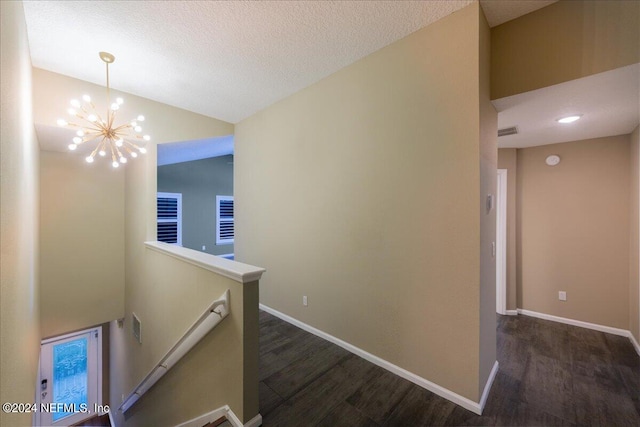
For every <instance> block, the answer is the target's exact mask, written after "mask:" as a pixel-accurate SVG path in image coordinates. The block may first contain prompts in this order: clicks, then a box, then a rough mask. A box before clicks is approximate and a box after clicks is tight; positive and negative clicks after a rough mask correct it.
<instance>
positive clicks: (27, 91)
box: [0, 1, 40, 427]
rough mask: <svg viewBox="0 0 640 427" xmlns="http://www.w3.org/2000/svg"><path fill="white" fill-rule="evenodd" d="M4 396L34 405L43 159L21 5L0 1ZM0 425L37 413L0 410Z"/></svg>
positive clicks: (0, 367) (26, 420)
mask: <svg viewBox="0 0 640 427" xmlns="http://www.w3.org/2000/svg"><path fill="white" fill-rule="evenodd" d="M0 52H1V55H0V328H1V332H0V372H1V375H0V401H2V403H5V402H16V403H21V402H22V403H29V402H33V401H34V399H35V394H36V377H37V373H38V357H39V355H40V314H39V312H40V305H39V300H40V298H39V271H38V192H39V190H38V156H39V146H38V141H37V138H36V134H35V131H34V128H33V106H32V99H33V98H32V92H31V81H32V76H31V58H30V55H29V46H28V40H27V30H26V24H25V19H24V10H23V7H22V2H19V1H15V2H7V1H3V2H0ZM0 425H3V426H7V427H13V426H25V425H31V414H28V413H25V414H13V413H11V414H7V413H5V412H4V411H2V412H0Z"/></svg>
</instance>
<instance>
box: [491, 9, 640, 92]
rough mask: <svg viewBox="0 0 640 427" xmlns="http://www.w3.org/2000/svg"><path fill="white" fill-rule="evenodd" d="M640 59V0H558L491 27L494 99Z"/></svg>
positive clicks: (639, 60) (617, 66)
mask: <svg viewBox="0 0 640 427" xmlns="http://www.w3.org/2000/svg"><path fill="white" fill-rule="evenodd" d="M638 62H640V2H638V1H618V0H612V1H602V0H600V1H596V0H572V1H558V2H556V3H553V4H551V5H549V6H546V7H543V8H541V9H538V10H536V11H534V12H531V13H528V14H526V15H523V16H521V17H519V18H516V19H513V20H511V21H508V22H505V23H504V24H501V25H498V26H496V27H493V28H492V29H491V99H498V98H503V97H505V96H510V95H515V94H518V93H522V92H527V91H530V90H534V89H540V88H543V87H547V86H552V85H554V84H558V83H562V82H566V81H569V80H574V79H578V78H580V77H586V76H589V75H592V74H597V73H601V72H603V71H609V70H613V69H616V68H620V67H624V66H626V65H631V64H636V63H638Z"/></svg>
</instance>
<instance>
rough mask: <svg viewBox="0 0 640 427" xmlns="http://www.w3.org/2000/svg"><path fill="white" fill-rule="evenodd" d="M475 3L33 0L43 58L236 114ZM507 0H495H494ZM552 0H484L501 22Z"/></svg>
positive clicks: (28, 11)
mask: <svg viewBox="0 0 640 427" xmlns="http://www.w3.org/2000/svg"><path fill="white" fill-rule="evenodd" d="M469 3H471V0H464V1H453V0H445V1H433V0H431V1H26V2H24V9H25V15H26V21H27V31H28V36H29V46H30V50H31V59H32V63H33V66H34V67H38V68H43V69H45V70H49V71H53V72H56V73H60V74H64V75H67V76H71V77H74V78H77V79H80V80H85V81H89V82H92V83H96V84H100V85H104V84H105V75H104V64H103V63H102V62H101V61H100V59H99V58H98V52H99V51H107V52H111V53H113V54H114V55H115V56H116V61H115V63H114V64H113V65H112V66H111V67H110V71H111V73H110V74H111V86H112V87H113V88H114V89H118V90H121V91H124V92H128V93H132V94H135V95H138V96H142V97H145V98H149V99H152V100H155V101H159V102H162V103H165V104H168V105H173V106H176V107H180V108H183V109H186V110H189V111H193V112H197V113H200V114H204V115H206V116H210V117H215V118H218V119H222V120H225V121H228V122H232V123H236V122H238V121H240V120H242V119H243V118H246V117H248V116H250V115H252V114H253V113H255V112H257V111H259V110H261V109H263V108H265V107H267V106H269V105H271V104H273V103H274V102H276V101H278V100H280V99H282V98H285V97H286V96H288V95H291V94H293V93H295V92H297V91H299V90H300V89H302V88H304V87H306V86H309V85H310V84H312V83H314V82H316V81H318V80H320V79H322V78H323V77H326V76H328V75H330V74H332V73H334V72H335V71H337V70H339V69H341V68H343V67H345V66H347V65H349V64H351V63H353V62H354V61H356V60H358V59H359V58H362V57H364V56H366V55H368V54H369V53H372V52H374V51H376V50H378V49H380V48H382V47H384V46H386V45H388V44H390V43H392V42H394V41H396V40H398V39H400V38H402V37H405V36H406V35H408V34H410V33H412V32H414V31H416V30H418V29H420V28H422V27H424V26H426V25H429V24H430V23H432V22H435V21H437V20H438V19H441V18H443V17H445V16H447V15H449V14H451V13H453V12H455V11H456V10H458V9H461V8H462V7H465V6H467V5H468V4H469ZM494 3H495V4H494ZM546 3H548V2H545V1H533V2H532V1H507V2H505V1H501V0H488V1H483V2H482V5H483V8H484V9H485V10H487V16H488V20H489V22H490V24H493V25H495V23H497V22H501V21H503V20H505V19H513V18H515V17H517V16H520V15H522V14H524V13H527V12H530V11H531V10H534V9H536V8H539V7H541V6H543V5H544V4H546Z"/></svg>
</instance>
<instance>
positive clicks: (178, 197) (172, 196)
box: [156, 191, 182, 246]
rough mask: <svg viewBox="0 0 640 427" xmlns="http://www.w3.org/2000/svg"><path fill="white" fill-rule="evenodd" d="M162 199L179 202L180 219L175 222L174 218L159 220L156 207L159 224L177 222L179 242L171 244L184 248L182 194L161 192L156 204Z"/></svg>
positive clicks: (158, 194)
mask: <svg viewBox="0 0 640 427" xmlns="http://www.w3.org/2000/svg"><path fill="white" fill-rule="evenodd" d="M160 197H162V198H166V199H176V200H177V202H178V217H177V218H176V219H175V220H174V219H173V218H158V207H157V205H156V221H157V223H158V224H160V223H166V222H177V230H178V231H177V234H178V236H177V239H176V240H177V242H176V243H171V244H174V245H178V246H182V193H164V192H160V191H159V192H158V193H157V196H156V203H157V200H158V198H160ZM157 238H158V231H157V229H156V239H157Z"/></svg>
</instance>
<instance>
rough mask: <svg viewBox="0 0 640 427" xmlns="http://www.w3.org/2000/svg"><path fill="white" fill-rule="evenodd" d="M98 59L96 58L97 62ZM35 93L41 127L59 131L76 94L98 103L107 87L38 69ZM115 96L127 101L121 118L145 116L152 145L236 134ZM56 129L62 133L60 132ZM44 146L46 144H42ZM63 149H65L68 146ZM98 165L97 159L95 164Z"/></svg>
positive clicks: (221, 125) (215, 123) (199, 118)
mask: <svg viewBox="0 0 640 427" xmlns="http://www.w3.org/2000/svg"><path fill="white" fill-rule="evenodd" d="M98 60H99V59H98V58H97V57H96V61H98ZM113 73H116V71H114V70H112V71H111V76H112V79H113V76H114V74H113ZM33 92H34V97H35V99H36V100H37V101H38V102H36V103H35V104H34V120H35V123H36V124H37V125H40V126H53V127H56V128H57V125H56V121H57V119H59V118H61V117H67V114H66V111H67V109H68V108H69V99H71V97H73V96H74V94H75V96H76V97H80V96H81V95H83V94H85V93H87V94H89V95H91V97H92V99H93V100H94V101H95V102H99V100H101V99H104V98H103V97H105V96H106V91H105V88H104V86H99V85H94V84H92V83H89V82H85V81H82V80H77V79H73V78H71V77H67V76H63V75H62V74H57V73H52V72H50V71H46V70H42V69H39V68H34V69H33ZM116 96H121V97H122V98H124V104H123V106H122V107H121V108H120V110H118V114H119V117H130V116H134V115H135V116H137V115H138V114H144V116H145V122H144V123H145V126H144V130H145V132H146V131H148V132H149V134H150V135H151V137H152V143H156V144H160V143H164V142H176V141H187V140H189V135H199V137H200V138H209V137H211V136H223V135H231V134H233V125H232V124H231V123H227V122H223V121H220V120H216V119H212V118H211V117H207V116H203V115H200V114H196V113H192V112H190V111H186V110H183V109H180V108H176V107H172V106H169V105H166V104H161V103H159V102H155V101H152V100H150V99H146V98H141V97H139V96H135V95H131V94H129V93H124V92H119V91H116V90H113V89H112V90H111V97H112V98H114V97H116ZM57 130H58V132H59V129H57ZM194 139H195V138H194ZM44 142H47V141H44ZM42 143H43V141H41V144H42ZM150 145H153V144H150ZM63 147H66V144H64V145H63ZM65 152H66V148H65ZM150 156H151V153H148V155H147V156H146V157H150ZM140 159H141V157H139V158H138V159H136V160H132V162H138V160H140ZM154 159H155V157H154ZM97 162H98V161H97V160H96V163H95V164H97ZM154 163H155V160H154ZM127 166H128V165H127Z"/></svg>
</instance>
